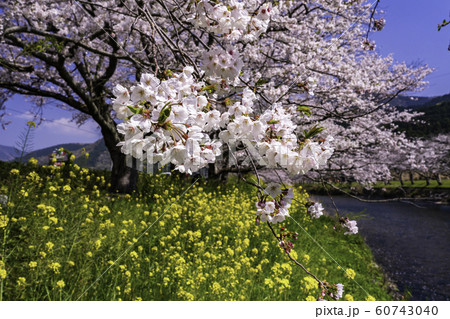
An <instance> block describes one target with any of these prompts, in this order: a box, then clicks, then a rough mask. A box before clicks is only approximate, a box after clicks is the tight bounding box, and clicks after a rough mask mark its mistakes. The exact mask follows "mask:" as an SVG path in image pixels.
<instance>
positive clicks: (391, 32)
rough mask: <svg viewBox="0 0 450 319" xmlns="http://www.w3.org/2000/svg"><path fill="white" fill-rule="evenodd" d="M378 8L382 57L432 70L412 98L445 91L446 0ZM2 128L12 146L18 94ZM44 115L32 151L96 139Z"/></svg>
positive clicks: (96, 134)
mask: <svg viewBox="0 0 450 319" xmlns="http://www.w3.org/2000/svg"><path fill="white" fill-rule="evenodd" d="M378 9H382V10H384V11H385V14H384V17H385V19H386V26H385V28H384V29H383V30H382V31H380V32H373V33H372V34H371V36H370V37H371V39H373V40H375V41H376V43H377V49H376V50H377V51H378V52H379V53H381V54H382V55H383V56H386V55H388V54H390V53H392V54H393V56H394V59H395V60H396V61H405V62H406V63H407V64H417V63H420V64H428V65H429V66H430V67H432V68H435V72H433V73H432V74H431V75H430V76H428V78H427V80H428V81H429V82H430V84H429V87H428V88H426V89H425V90H424V91H422V92H418V93H413V94H411V95H417V96H437V95H443V94H447V93H450V51H448V46H449V44H450V25H449V26H447V27H445V28H443V29H442V30H441V31H440V32H438V31H437V25H438V23H440V22H442V20H443V19H446V20H447V21H448V20H449V19H450V17H449V14H450V1H445V0H381V2H380V5H379V7H378ZM6 109H7V113H9V115H7V116H6V120H8V121H11V124H9V125H8V126H7V129H6V131H3V130H2V129H1V128H0V145H8V146H15V145H16V142H17V140H18V136H19V135H20V133H21V132H22V131H24V130H25V128H26V122H27V121H28V120H30V119H32V114H31V113H30V111H31V110H32V109H33V106H32V105H31V104H30V103H28V102H27V101H26V99H24V97H22V96H15V97H14V98H13V99H11V100H10V101H8V102H7V104H6ZM43 117H44V118H45V119H46V121H44V122H43V123H42V124H41V125H40V126H39V127H38V128H36V129H35V132H34V143H33V146H34V149H36V150H37V149H40V148H44V147H49V146H53V145H56V144H60V143H91V142H94V141H96V140H98V139H99V138H101V134H100V130H99V128H98V126H97V125H96V123H95V122H93V121H88V122H87V123H86V124H84V125H83V126H81V127H77V125H76V124H75V123H73V122H71V121H70V120H71V118H72V112H70V111H67V110H62V109H58V108H57V107H55V106H49V107H45V108H44V109H43Z"/></svg>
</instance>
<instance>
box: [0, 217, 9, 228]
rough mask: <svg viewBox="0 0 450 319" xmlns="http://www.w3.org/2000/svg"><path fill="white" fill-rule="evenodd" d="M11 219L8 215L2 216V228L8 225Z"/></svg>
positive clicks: (0, 222)
mask: <svg viewBox="0 0 450 319" xmlns="http://www.w3.org/2000/svg"><path fill="white" fill-rule="evenodd" d="M8 222H9V218H8V216H6V215H0V228H4V227H6V226H7V225H8Z"/></svg>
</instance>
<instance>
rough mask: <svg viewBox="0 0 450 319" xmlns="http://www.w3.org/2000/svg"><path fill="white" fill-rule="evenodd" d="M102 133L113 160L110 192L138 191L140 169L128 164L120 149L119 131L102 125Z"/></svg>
mask: <svg viewBox="0 0 450 319" xmlns="http://www.w3.org/2000/svg"><path fill="white" fill-rule="evenodd" d="M102 135H103V138H104V140H105V145H106V148H107V149H108V151H109V154H110V156H111V161H112V168H111V181H110V183H111V186H110V189H109V190H110V192H116V193H128V194H129V193H132V192H133V191H137V180H138V171H137V170H136V169H135V168H133V167H130V166H128V165H127V157H126V155H125V154H123V153H122V152H121V151H120V147H118V146H117V143H119V142H120V139H119V137H118V134H117V131H115V132H113V131H111V130H109V129H108V128H107V127H105V126H102Z"/></svg>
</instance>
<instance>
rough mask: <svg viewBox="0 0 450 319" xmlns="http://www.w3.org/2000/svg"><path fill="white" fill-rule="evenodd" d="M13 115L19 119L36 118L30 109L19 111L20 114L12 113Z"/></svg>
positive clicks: (28, 119)
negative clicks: (23, 111)
mask: <svg viewBox="0 0 450 319" xmlns="http://www.w3.org/2000/svg"><path fill="white" fill-rule="evenodd" d="M14 117H16V118H19V119H24V120H27V121H33V120H36V116H35V115H34V114H33V113H32V112H30V111H26V112H25V113H20V114H17V115H14Z"/></svg>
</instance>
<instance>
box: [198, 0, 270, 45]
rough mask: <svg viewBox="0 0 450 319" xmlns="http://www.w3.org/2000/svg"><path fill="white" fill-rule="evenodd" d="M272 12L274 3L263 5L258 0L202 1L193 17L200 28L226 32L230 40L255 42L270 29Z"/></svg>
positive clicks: (223, 33) (221, 33)
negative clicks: (268, 27)
mask: <svg viewBox="0 0 450 319" xmlns="http://www.w3.org/2000/svg"><path fill="white" fill-rule="evenodd" d="M246 6H247V8H246ZM272 11H273V10H272V4H271V3H264V4H262V5H259V2H258V1H254V0H253V1H238V0H229V1H222V2H219V3H214V2H212V1H208V0H201V1H199V2H198V3H197V4H196V5H195V13H194V15H193V17H192V20H193V22H194V24H195V25H196V26H197V27H201V28H205V29H206V30H208V31H209V32H213V33H215V34H217V35H224V36H225V38H226V39H227V40H229V41H237V40H239V39H241V38H243V39H244V40H246V41H253V40H255V39H256V38H258V37H259V36H260V35H261V33H263V32H264V31H266V29H267V26H268V25H269V21H270V17H271V15H272Z"/></svg>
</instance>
